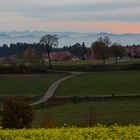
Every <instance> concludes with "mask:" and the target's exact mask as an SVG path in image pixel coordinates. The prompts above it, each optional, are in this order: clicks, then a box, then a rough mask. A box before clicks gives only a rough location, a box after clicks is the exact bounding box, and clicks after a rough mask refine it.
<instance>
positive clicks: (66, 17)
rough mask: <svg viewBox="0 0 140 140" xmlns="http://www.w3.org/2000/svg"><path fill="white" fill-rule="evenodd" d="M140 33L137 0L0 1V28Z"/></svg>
mask: <svg viewBox="0 0 140 140" xmlns="http://www.w3.org/2000/svg"><path fill="white" fill-rule="evenodd" d="M27 30H29V31H33V30H41V31H52V32H54V31H62V32H63V31H77V32H110V33H140V0H0V31H27Z"/></svg>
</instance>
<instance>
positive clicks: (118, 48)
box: [111, 43, 125, 64]
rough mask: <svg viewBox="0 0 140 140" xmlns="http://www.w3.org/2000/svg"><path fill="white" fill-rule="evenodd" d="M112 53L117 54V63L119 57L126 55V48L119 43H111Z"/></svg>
mask: <svg viewBox="0 0 140 140" xmlns="http://www.w3.org/2000/svg"><path fill="white" fill-rule="evenodd" d="M111 53H112V55H113V56H115V59H116V64H118V57H123V56H125V48H124V47H122V45H121V44H119V43H113V44H112V45H111Z"/></svg>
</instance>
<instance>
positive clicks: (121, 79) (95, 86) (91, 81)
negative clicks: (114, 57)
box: [55, 71, 140, 96]
mask: <svg viewBox="0 0 140 140" xmlns="http://www.w3.org/2000/svg"><path fill="white" fill-rule="evenodd" d="M112 94H114V95H127V94H129V95H135V94H138V95H140V71H114V72H95V73H86V74H82V75H79V76H76V77H73V78H70V79H67V80H66V81H65V82H63V83H62V84H61V85H60V86H59V87H58V88H57V90H56V93H55V95H56V96H94V95H112Z"/></svg>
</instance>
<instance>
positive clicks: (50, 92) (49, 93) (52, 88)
mask: <svg viewBox="0 0 140 140" xmlns="http://www.w3.org/2000/svg"><path fill="white" fill-rule="evenodd" d="M70 73H71V75H69V76H66V77H63V78H61V79H59V80H57V81H55V82H54V83H53V84H52V85H51V86H50V87H49V88H48V90H47V92H46V93H45V95H44V96H43V97H42V98H41V99H40V100H39V101H36V102H34V103H32V104H31V105H32V106H33V105H38V104H41V103H44V102H46V101H47V100H48V99H50V98H51V97H52V96H53V94H54V92H55V90H56V88H57V87H58V86H59V85H60V84H61V83H62V82H63V81H64V80H66V79H68V78H71V77H74V76H77V75H79V74H82V73H83V72H70Z"/></svg>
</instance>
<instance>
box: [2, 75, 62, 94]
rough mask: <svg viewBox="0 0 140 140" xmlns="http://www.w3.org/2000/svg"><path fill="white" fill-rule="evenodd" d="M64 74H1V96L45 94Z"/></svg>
mask: <svg viewBox="0 0 140 140" xmlns="http://www.w3.org/2000/svg"><path fill="white" fill-rule="evenodd" d="M62 76H64V74H40V75H33V74H32V75H29V74H27V75H0V96H2V95H4V96H7V95H10V96H11V95H12V96H14V95H15V96H32V95H33V96H34V95H44V93H45V92H46V91H47V89H48V87H49V86H50V85H51V84H52V83H53V82H54V81H56V80H57V79H59V78H61V77H62Z"/></svg>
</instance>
